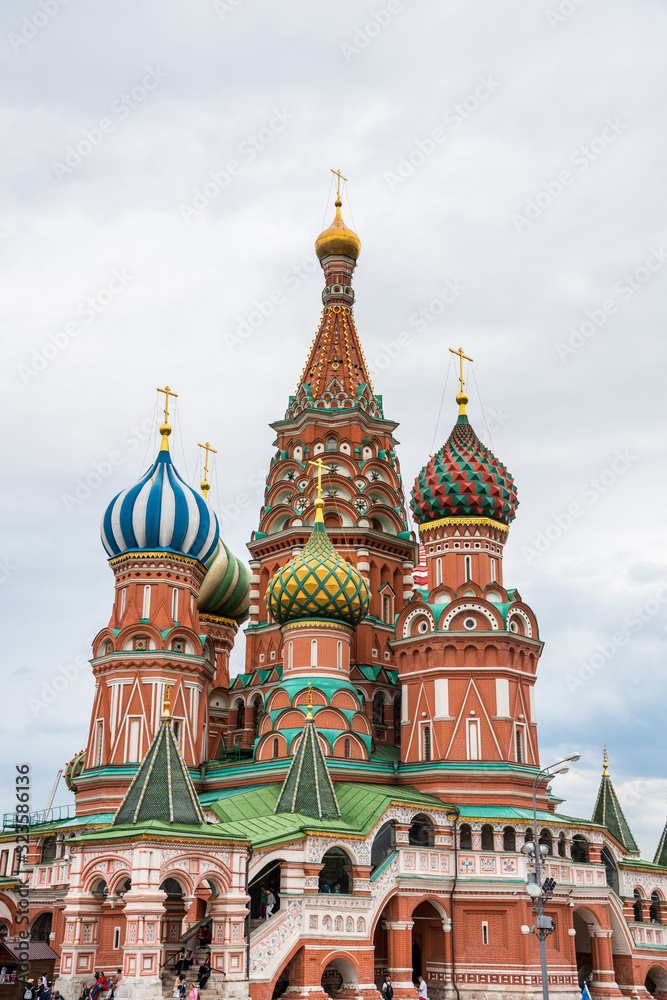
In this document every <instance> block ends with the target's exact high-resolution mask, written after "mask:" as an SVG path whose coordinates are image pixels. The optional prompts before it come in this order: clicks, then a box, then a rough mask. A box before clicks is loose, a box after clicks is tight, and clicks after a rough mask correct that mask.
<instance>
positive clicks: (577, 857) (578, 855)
mask: <svg viewBox="0 0 667 1000" xmlns="http://www.w3.org/2000/svg"><path fill="white" fill-rule="evenodd" d="M570 856H571V858H572V860H573V861H574V862H576V863H577V864H586V863H587V862H588V860H589V855H588V841H587V840H586V838H585V837H584V836H582V835H581V834H580V833H575V835H574V837H573V838H572V847H571V848H570Z"/></svg>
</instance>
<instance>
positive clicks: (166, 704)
mask: <svg viewBox="0 0 667 1000" xmlns="http://www.w3.org/2000/svg"><path fill="white" fill-rule="evenodd" d="M160 392H162V390H161V389H160ZM170 694H171V681H170V680H168V681H167V686H166V687H165V689H164V710H163V712H162V718H163V719H168V718H169V716H170V715H171V713H170V711H169V704H170V702H169V696H170Z"/></svg>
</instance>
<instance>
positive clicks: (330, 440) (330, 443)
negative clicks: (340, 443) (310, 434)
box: [327, 437, 337, 451]
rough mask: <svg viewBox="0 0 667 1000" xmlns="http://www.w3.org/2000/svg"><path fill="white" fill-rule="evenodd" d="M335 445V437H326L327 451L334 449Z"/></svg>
mask: <svg viewBox="0 0 667 1000" xmlns="http://www.w3.org/2000/svg"><path fill="white" fill-rule="evenodd" d="M336 447H337V445H336V438H335V437H328V438H327V451H336Z"/></svg>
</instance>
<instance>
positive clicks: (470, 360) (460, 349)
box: [449, 347, 472, 392]
mask: <svg viewBox="0 0 667 1000" xmlns="http://www.w3.org/2000/svg"><path fill="white" fill-rule="evenodd" d="M449 350H450V352H451V353H452V354H456V356H457V357H458V359H459V366H460V368H459V383H460V385H461V388H460V390H459V392H463V386H464V384H465V383H464V381H463V360H464V358H465V360H466V361H469V362H470V363H471V364H472V358H469V357H468V355H467V354H464V353H463V348H462V347H459V349H458V351H455V350H454V348H453V347H450V348H449Z"/></svg>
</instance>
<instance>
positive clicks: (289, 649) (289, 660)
mask: <svg viewBox="0 0 667 1000" xmlns="http://www.w3.org/2000/svg"><path fill="white" fill-rule="evenodd" d="M293 666H294V662H293V654H292V643H291V642H288V643H287V669H288V670H291V669H292V667H293Z"/></svg>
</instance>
